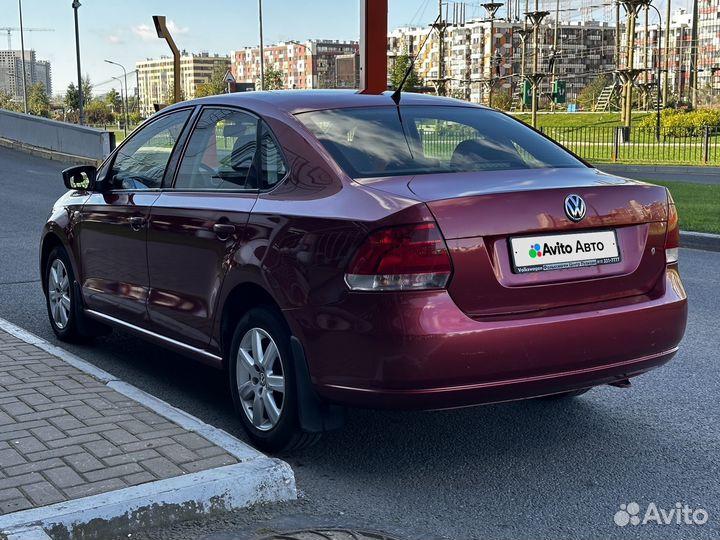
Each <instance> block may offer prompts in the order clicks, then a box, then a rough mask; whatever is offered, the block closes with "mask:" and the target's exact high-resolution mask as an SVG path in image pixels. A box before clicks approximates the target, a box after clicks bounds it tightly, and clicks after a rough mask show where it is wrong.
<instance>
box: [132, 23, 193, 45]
mask: <svg viewBox="0 0 720 540" xmlns="http://www.w3.org/2000/svg"><path fill="white" fill-rule="evenodd" d="M167 28H168V30H170V33H171V34H172V35H173V36H176V35H180V34H187V33H188V32H190V28H188V27H187V26H178V25H177V24H176V23H175V21H173V20H169V21H168V22H167ZM132 31H133V33H134V34H135V35H136V36H138V37H139V38H140V39H142V40H143V41H154V40H156V39H157V38H158V37H157V32H155V27H154V26H150V25H148V24H138V25H136V26H133V27H132Z"/></svg>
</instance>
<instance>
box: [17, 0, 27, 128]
mask: <svg viewBox="0 0 720 540" xmlns="http://www.w3.org/2000/svg"><path fill="white" fill-rule="evenodd" d="M18 12H19V14H20V54H21V55H22V78H23V82H22V89H23V102H24V103H25V114H27V113H28V96H27V73H26V70H25V36H24V32H23V17H22V0H18Z"/></svg>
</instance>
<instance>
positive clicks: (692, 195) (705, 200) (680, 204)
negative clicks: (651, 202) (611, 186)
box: [648, 180, 720, 234]
mask: <svg viewBox="0 0 720 540" xmlns="http://www.w3.org/2000/svg"><path fill="white" fill-rule="evenodd" d="M648 182H650V183H652V184H658V185H661V186H665V187H666V188H668V189H669V190H670V193H671V194H672V196H673V199H675V204H676V205H677V208H678V214H679V215H680V229H681V230H683V231H697V232H706V233H715V234H720V185H718V184H691V183H689V182H661V181H659V180H648Z"/></svg>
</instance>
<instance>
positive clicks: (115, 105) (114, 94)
mask: <svg viewBox="0 0 720 540" xmlns="http://www.w3.org/2000/svg"><path fill="white" fill-rule="evenodd" d="M105 103H107V104H108V106H109V107H110V108H111V109H112V112H120V110H121V109H122V98H121V97H120V94H119V93H118V91H117V90H115V89H114V88H111V89H110V91H109V92H108V93H107V94H105Z"/></svg>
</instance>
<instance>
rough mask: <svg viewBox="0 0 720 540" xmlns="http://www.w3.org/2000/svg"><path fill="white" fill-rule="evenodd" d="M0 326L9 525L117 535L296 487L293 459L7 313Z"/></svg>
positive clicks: (2, 471)
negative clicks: (271, 454)
mask: <svg viewBox="0 0 720 540" xmlns="http://www.w3.org/2000/svg"><path fill="white" fill-rule="evenodd" d="M0 328H3V329H0V533H1V532H5V533H7V532H8V531H10V530H13V529H18V528H22V527H27V526H29V525H32V524H39V525H41V526H42V527H43V528H44V529H45V531H46V532H49V533H50V534H51V535H52V534H53V533H59V534H62V535H63V536H65V535H66V534H67V535H69V536H70V537H72V536H73V535H74V533H73V531H76V533H77V532H78V531H80V530H82V535H83V536H84V537H92V536H98V535H100V536H103V531H105V532H106V533H107V532H112V534H113V536H116V535H117V533H118V529H117V527H118V526H121V525H122V524H125V526H126V528H127V529H128V531H130V530H132V529H133V523H135V524H139V523H141V522H142V523H143V524H144V525H147V523H148V522H152V523H153V524H154V525H161V524H169V521H167V520H168V519H169V517H166V516H165V515H166V514H167V516H170V517H173V516H174V519H177V518H178V517H181V518H187V517H193V516H196V515H200V514H202V515H206V514H207V513H208V512H209V511H211V510H228V509H233V508H238V507H246V506H248V505H250V504H254V503H256V502H260V501H273V500H288V499H291V498H294V497H295V485H294V477H293V475H292V471H291V470H290V468H289V467H288V466H287V464H285V463H284V462H282V461H279V460H276V459H270V458H267V457H266V456H264V455H262V454H260V453H259V452H257V451H255V450H254V449H252V448H250V447H249V446H247V445H245V444H244V443H242V442H241V441H239V440H237V439H234V438H233V437H231V436H230V435H228V434H227V433H225V432H222V431H220V430H217V429H215V428H212V427H211V426H208V425H206V424H203V423H202V422H200V421H199V420H197V419H196V418H194V417H191V416H189V415H187V414H185V413H183V412H182V411H179V410H177V409H174V408H173V407H171V406H169V405H168V404H166V403H164V402H162V401H160V400H157V399H156V398H153V397H152V396H149V395H148V394H145V393H144V392H142V391H140V390H138V389H137V388H135V387H132V386H130V385H128V384H126V383H123V382H122V381H118V380H117V379H115V378H114V377H113V376H111V375H109V374H107V373H105V372H103V371H101V370H98V369H97V368H94V367H93V366H91V365H89V364H86V363H85V362H83V361H82V360H80V359H79V358H77V357H74V356H73V355H71V354H69V353H67V352H66V351H63V350H62V349H59V348H57V347H54V346H53V345H51V344H49V343H47V342H44V341H43V340H40V339H39V338H36V337H35V336H32V335H29V334H27V335H25V334H24V332H23V331H22V330H20V329H17V328H16V327H13V326H12V325H9V324H8V323H7V322H6V321H2V320H0ZM6 330H7V331H6ZM10 332H12V333H10ZM21 337H23V338H25V339H21ZM28 341H29V342H30V343H29V342H28ZM53 352H54V353H55V354H52V353H53ZM61 357H62V358H61ZM164 506H167V508H163V507H164ZM110 507H112V508H110ZM165 510H169V511H167V512H166V511H165ZM130 516H132V517H130ZM91 520H95V523H94V525H92V526H90V527H89V526H88V523H89V522H90V521H91ZM88 527H89V528H88ZM68 533H69V534H68ZM0 536H1V534H0Z"/></svg>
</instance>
